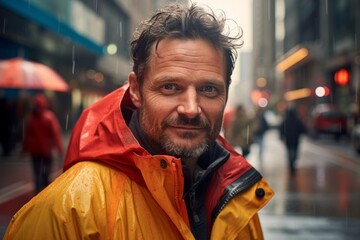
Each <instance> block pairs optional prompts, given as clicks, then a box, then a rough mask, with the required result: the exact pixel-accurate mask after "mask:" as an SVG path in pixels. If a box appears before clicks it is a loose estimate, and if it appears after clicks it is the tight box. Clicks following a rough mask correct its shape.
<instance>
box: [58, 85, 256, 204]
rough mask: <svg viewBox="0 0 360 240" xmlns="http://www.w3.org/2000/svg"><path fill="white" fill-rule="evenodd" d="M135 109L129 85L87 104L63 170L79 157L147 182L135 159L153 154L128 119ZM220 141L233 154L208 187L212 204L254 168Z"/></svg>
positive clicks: (73, 135)
mask: <svg viewBox="0 0 360 240" xmlns="http://www.w3.org/2000/svg"><path fill="white" fill-rule="evenodd" d="M120 107H121V110H120ZM133 109H135V107H134V105H133V103H132V101H131V99H130V96H129V91H128V85H125V86H123V87H121V88H119V89H117V90H115V91H114V92H112V93H110V94H109V95H107V96H105V97H104V98H102V99H101V100H100V101H99V102H97V103H95V104H94V105H92V106H91V107H89V108H87V109H86V110H85V111H84V112H83V113H82V114H81V116H80V119H79V120H78V122H77V123H76V125H75V127H74V129H73V131H72V135H71V138H70V142H69V147H68V151H67V155H66V159H65V163H64V170H67V169H68V168H70V167H71V166H72V165H74V164H75V163H77V162H80V161H86V160H91V161H101V162H103V163H106V164H108V165H111V166H113V167H115V168H117V169H119V170H121V171H122V172H124V173H125V174H126V175H128V176H129V177H130V178H131V179H133V180H134V181H136V182H137V183H138V184H141V185H143V186H144V185H145V182H144V179H143V177H142V174H141V171H140V170H139V168H138V167H137V166H136V160H137V159H139V157H140V156H141V158H144V157H145V158H146V157H151V155H150V154H149V153H148V152H147V151H146V150H145V149H144V148H142V147H141V146H140V144H139V143H138V141H137V140H136V138H135V137H134V136H133V134H132V132H131V131H130V129H129V128H128V126H127V124H126V122H125V121H126V120H129V119H130V117H131V113H132V111H133ZM218 142H219V143H220V144H221V145H222V146H224V147H225V148H226V149H227V150H228V151H229V152H230V153H231V156H230V158H229V160H228V161H227V162H226V163H225V164H224V165H222V166H221V167H220V168H219V169H218V170H217V171H216V173H215V175H214V177H213V179H212V183H211V184H212V186H214V188H210V191H209V192H210V193H211V196H212V197H211V199H212V200H211V202H212V203H211V204H210V206H211V208H212V207H213V206H214V205H215V204H216V202H217V200H218V199H219V198H220V197H221V195H222V194H223V189H225V188H226V186H227V185H228V184H230V183H232V182H233V181H234V180H236V179H238V178H239V177H240V176H241V175H242V174H244V173H245V172H246V171H248V170H249V169H250V168H251V166H250V165H249V164H248V162H247V161H246V160H245V159H244V158H243V157H242V156H241V155H239V154H238V153H236V152H235V150H234V149H233V147H232V146H230V145H229V144H228V143H227V142H226V141H225V140H224V139H223V138H222V137H221V136H219V137H218ZM215 186H216V187H215ZM208 194H209V193H208Z"/></svg>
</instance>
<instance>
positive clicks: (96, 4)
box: [95, 0, 98, 12]
mask: <svg viewBox="0 0 360 240" xmlns="http://www.w3.org/2000/svg"><path fill="white" fill-rule="evenodd" d="M95 12H98V1H97V0H95Z"/></svg>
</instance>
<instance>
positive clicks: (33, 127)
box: [23, 94, 64, 192]
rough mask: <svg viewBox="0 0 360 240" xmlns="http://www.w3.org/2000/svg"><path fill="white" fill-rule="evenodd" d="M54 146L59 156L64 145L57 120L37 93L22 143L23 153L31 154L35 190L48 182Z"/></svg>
mask: <svg viewBox="0 0 360 240" xmlns="http://www.w3.org/2000/svg"><path fill="white" fill-rule="evenodd" d="M54 146H55V147H56V149H57V152H58V154H59V156H61V155H62V154H63V151H64V146H63V138H62V134H61V128H60V125H59V122H58V120H57V118H56V116H55V114H54V113H53V112H51V111H50V110H49V109H48V101H47V99H46V97H45V96H44V95H42V94H39V95H36V96H35V98H34V110H33V112H32V114H31V116H30V117H29V119H28V121H27V124H26V127H25V134H24V144H23V150H24V153H25V154H29V155H30V156H31V160H32V164H33V171H34V178H35V187H36V192H40V191H41V190H42V189H44V188H45V187H46V186H47V185H48V184H49V182H50V179H49V175H50V171H51V167H52V150H53V147H54Z"/></svg>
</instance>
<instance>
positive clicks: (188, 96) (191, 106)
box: [177, 89, 201, 118]
mask: <svg viewBox="0 0 360 240" xmlns="http://www.w3.org/2000/svg"><path fill="white" fill-rule="evenodd" d="M177 111H178V113H179V114H182V115H185V116H186V117H188V118H194V117H196V116H198V115H199V114H200V113H201V107H200V105H199V99H198V95H197V92H196V90H195V89H189V90H187V91H186V92H184V94H183V96H182V98H181V102H180V103H179V106H178V108H177Z"/></svg>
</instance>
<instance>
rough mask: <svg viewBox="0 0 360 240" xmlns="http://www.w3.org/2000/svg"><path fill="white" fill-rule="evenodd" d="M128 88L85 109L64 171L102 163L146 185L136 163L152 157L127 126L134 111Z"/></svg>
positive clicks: (75, 129) (71, 141) (73, 137)
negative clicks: (80, 165)
mask: <svg viewBox="0 0 360 240" xmlns="http://www.w3.org/2000/svg"><path fill="white" fill-rule="evenodd" d="M127 89H128V85H125V86H123V87H121V88H119V89H117V90H115V91H114V92H112V93H110V94H109V95H107V96H105V97H104V98H102V99H101V100H100V101H99V102H97V103H95V104H94V105H92V106H91V107H89V108H87V109H86V110H84V112H83V113H82V114H81V116H80V118H79V120H78V121H77V123H76V125H75V127H74V129H73V130H72V135H71V138H70V142H69V147H68V151H67V154H66V158H65V163H64V171H65V170H67V169H68V168H70V167H71V166H72V165H74V164H75V163H77V162H81V161H86V160H92V161H101V162H104V163H106V164H109V165H111V166H113V167H115V168H118V169H120V170H121V171H122V172H124V173H125V174H127V175H128V176H129V177H131V178H132V179H133V180H135V181H136V182H138V183H139V184H141V185H144V180H143V178H142V175H141V172H140V170H139V169H138V168H137V167H136V166H135V160H136V159H137V158H138V157H139V156H143V157H146V156H150V154H149V153H148V152H147V151H146V150H145V149H144V148H142V147H141V146H140V145H139V143H138V142H137V140H136V139H135V137H134V136H133V134H132V133H131V131H130V129H129V128H128V127H127V124H126V123H125V119H128V120H129V119H130V117H131V109H134V106H133V104H132V101H131V99H130V96H129V92H128V91H127ZM120 103H121V106H122V107H121V108H122V109H123V111H120Z"/></svg>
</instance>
